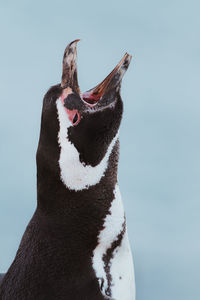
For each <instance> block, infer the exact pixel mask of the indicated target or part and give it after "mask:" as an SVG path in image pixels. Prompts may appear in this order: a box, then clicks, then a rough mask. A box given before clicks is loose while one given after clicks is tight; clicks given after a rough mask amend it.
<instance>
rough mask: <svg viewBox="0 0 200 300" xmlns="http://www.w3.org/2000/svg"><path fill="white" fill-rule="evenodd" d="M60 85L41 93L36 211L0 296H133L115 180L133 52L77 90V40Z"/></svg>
mask: <svg viewBox="0 0 200 300" xmlns="http://www.w3.org/2000/svg"><path fill="white" fill-rule="evenodd" d="M77 42H78V40H76V41H74V42H72V43H71V44H69V45H68V46H67V48H66V50H65V53H64V58H63V74H62V81H61V84H58V85H56V86H53V87H51V88H50V89H49V91H48V92H47V93H46V95H45V97H44V102H43V110H42V120H41V132H40V139H39V145H38V150H37V209H36V211H35V213H34V215H33V217H32V219H31V221H30V223H29V224H28V226H27V228H26V231H25V233H24V235H23V238H22V241H21V243H20V246H19V249H18V251H17V254H16V257H15V259H14V261H13V263H12V265H11V266H10V268H9V270H8V272H7V273H6V275H5V276H4V278H3V280H2V283H1V285H0V300H47V299H48V300H51V299H52V300H55V299H57V300H67V299H68V300H103V299H115V300H134V299H135V283H134V271H133V262H132V255H131V251H130V246H129V242H128V236H127V229H126V222H125V216H124V209H123V205H122V201H121V196H120V191H119V187H118V183H117V168H118V156H119V140H118V130H119V126H120V122H121V118H122V112H123V104H122V100H121V97H120V86H121V79H122V77H123V75H124V73H125V71H126V70H127V68H128V66H129V63H130V60H131V56H130V55H129V54H125V55H124V57H123V58H122V60H121V61H120V62H119V64H118V65H117V66H116V67H115V68H114V70H113V71H112V72H111V73H110V75H108V76H107V77H106V79H105V80H104V81H103V82H102V83H100V84H99V85H98V86H96V87H95V88H94V89H91V90H89V91H87V92H86V93H81V92H80V89H79V86H78V80H77V66H76V55H77V53H76V52H77V50H76V45H77Z"/></svg>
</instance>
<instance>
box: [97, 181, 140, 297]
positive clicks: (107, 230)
mask: <svg viewBox="0 0 200 300" xmlns="http://www.w3.org/2000/svg"><path fill="white" fill-rule="evenodd" d="M114 194H115V198H114V200H113V202H112V205H111V208H110V214H109V215H107V217H106V218H105V221H104V229H103V230H102V231H101V232H100V234H99V236H98V246H97V247H96V249H95V250H94V253H93V268H94V270H95V272H96V276H97V277H98V278H99V284H100V287H101V290H102V293H103V294H104V295H107V296H110V297H111V298H113V299H115V300H122V299H123V300H134V299H135V279H134V270H133V261H132V255H131V250H130V246H129V241H128V236H127V231H126V228H124V221H125V217H124V209H123V205H122V201H121V196H120V191H119V187H118V185H117V186H116V188H115V193H114ZM124 229H125V230H124Z"/></svg>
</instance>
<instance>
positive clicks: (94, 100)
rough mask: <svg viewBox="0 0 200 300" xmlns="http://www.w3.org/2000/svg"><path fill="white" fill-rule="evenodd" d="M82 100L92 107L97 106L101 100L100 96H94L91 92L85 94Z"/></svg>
mask: <svg viewBox="0 0 200 300" xmlns="http://www.w3.org/2000/svg"><path fill="white" fill-rule="evenodd" d="M82 98H83V100H84V101H85V102H87V103H88V104H90V105H95V104H96V103H97V102H98V101H99V99H100V98H101V95H100V94H93V93H90V92H85V93H83V94H82Z"/></svg>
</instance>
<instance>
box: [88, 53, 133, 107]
mask: <svg viewBox="0 0 200 300" xmlns="http://www.w3.org/2000/svg"><path fill="white" fill-rule="evenodd" d="M131 58H132V56H131V55H129V54H128V53H126V54H125V55H124V56H123V58H122V59H121V60H120V62H119V63H118V64H117V65H116V67H115V68H114V69H113V70H112V72H111V73H110V74H109V75H108V76H107V77H106V78H105V79H104V80H103V81H102V82H101V83H100V84H98V85H97V86H96V87H94V88H93V89H91V90H89V91H87V92H85V93H83V94H82V98H83V100H85V101H87V102H88V103H89V104H95V103H96V102H97V101H98V100H100V99H101V98H102V97H103V96H104V95H105V94H107V93H108V92H110V91H117V90H119V89H120V86H121V80H122V78H123V76H124V74H125V72H126V70H127V69H128V67H129V64H130V61H131Z"/></svg>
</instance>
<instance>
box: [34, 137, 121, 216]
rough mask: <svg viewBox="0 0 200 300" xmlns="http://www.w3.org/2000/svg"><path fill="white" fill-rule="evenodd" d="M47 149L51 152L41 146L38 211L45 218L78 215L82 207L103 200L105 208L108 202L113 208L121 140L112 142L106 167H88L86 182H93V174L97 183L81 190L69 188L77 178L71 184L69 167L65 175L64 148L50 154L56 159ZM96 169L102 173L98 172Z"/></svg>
mask: <svg viewBox="0 0 200 300" xmlns="http://www.w3.org/2000/svg"><path fill="white" fill-rule="evenodd" d="M45 149H48V147H44V148H43V147H40V144H39V147H38V152H37V210H39V211H40V212H42V214H44V215H52V216H53V215H56V216H58V215H59V216H60V217H61V216H63V217H64V218H65V217H66V214H68V213H69V211H70V212H71V213H73V211H75V213H77V208H78V209H79V210H81V207H84V206H85V205H87V206H90V205H91V206H95V205H96V202H98V201H101V204H102V205H104V202H106V203H107V205H108V206H109V205H110V203H111V202H112V200H113V191H114V189H115V186H116V183H117V170H118V156H119V155H118V152H119V141H118V138H117V137H116V138H115V139H114V141H113V142H112V145H111V149H109V155H108V157H107V158H106V161H105V162H103V163H102V162H101V163H102V164H103V167H102V166H101V167H99V166H97V167H96V169H91V168H87V169H86V170H85V174H84V176H85V177H84V178H83V179H84V180H86V179H87V178H89V180H90V179H91V175H92V176H93V179H94V180H93V181H89V182H88V184H87V182H86V181H84V188H77V184H76V183H75V187H76V188H74V189H73V186H68V185H67V184H68V182H73V180H74V178H73V180H71V181H70V180H69V178H70V175H69V178H68V175H67V174H70V173H71V170H70V169H68V167H69V166H67V165H66V166H65V172H66V174H65V176H64V175H63V174H62V168H61V166H62V164H61V163H58V162H60V157H61V152H62V149H60V148H59V147H55V148H54V150H52V151H50V153H51V154H52V152H53V153H54V160H52V159H50V158H49V157H48V156H50V155H51V154H50V153H47V152H45ZM68 155H69V154H68ZM64 162H65V160H63V164H64ZM83 167H84V166H83ZM86 167H87V166H86ZM84 168H85V167H84ZM99 169H100V171H99ZM63 170H64V169H63ZM96 170H97V173H98V174H96V173H95V171H96ZM63 172H64V171H63ZM87 172H88V174H87ZM87 175H88V176H87ZM95 175H96V179H95ZM73 176H74V174H73ZM82 176H83V174H82ZM66 178H67V180H66ZM78 179H79V178H78ZM68 180H69V181H68ZM82 185H83V184H81V185H80V187H82ZM70 187H72V188H70ZM107 205H106V206H107ZM61 219H62V218H61Z"/></svg>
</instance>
